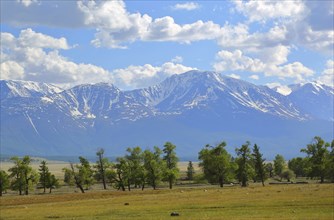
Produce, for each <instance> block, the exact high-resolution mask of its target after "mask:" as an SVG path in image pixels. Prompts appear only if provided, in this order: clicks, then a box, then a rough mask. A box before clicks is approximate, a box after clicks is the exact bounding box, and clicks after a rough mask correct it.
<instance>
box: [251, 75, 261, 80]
mask: <svg viewBox="0 0 334 220" xmlns="http://www.w3.org/2000/svg"><path fill="white" fill-rule="evenodd" d="M249 78H250V79H254V80H259V79H260V77H259V76H258V75H255V74H254V75H251V76H249Z"/></svg>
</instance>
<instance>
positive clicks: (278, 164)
mask: <svg viewBox="0 0 334 220" xmlns="http://www.w3.org/2000/svg"><path fill="white" fill-rule="evenodd" d="M284 168H285V160H284V157H283V156H282V155H280V154H277V155H276V156H275V160H274V172H275V174H276V175H277V176H280V175H281V173H282V172H283V170H284Z"/></svg>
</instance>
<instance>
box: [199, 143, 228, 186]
mask: <svg viewBox="0 0 334 220" xmlns="http://www.w3.org/2000/svg"><path fill="white" fill-rule="evenodd" d="M225 147H226V143H225V142H221V143H220V144H218V145H217V146H216V147H212V146H210V145H206V146H205V148H203V149H202V150H201V151H200V152H199V154H198V159H199V161H200V163H199V166H200V167H201V168H202V169H203V173H204V177H205V179H207V180H208V181H209V183H211V184H216V183H218V184H219V186H220V187H223V185H224V183H225V182H226V181H229V179H230V177H231V174H232V172H231V170H232V169H231V168H232V166H231V165H232V163H231V160H232V159H231V155H230V154H229V153H228V152H227V151H226V149H225Z"/></svg>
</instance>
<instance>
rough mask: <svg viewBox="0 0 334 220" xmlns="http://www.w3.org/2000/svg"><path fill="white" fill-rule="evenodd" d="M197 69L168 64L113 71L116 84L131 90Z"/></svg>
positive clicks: (146, 65)
mask: <svg viewBox="0 0 334 220" xmlns="http://www.w3.org/2000/svg"><path fill="white" fill-rule="evenodd" d="M193 69H195V68H192V67H187V66H183V65H181V64H175V63H172V62H166V63H164V64H162V65H161V66H152V65H150V64H145V65H143V66H129V67H127V68H123V69H116V70H114V71H113V75H114V80H115V84H116V85H117V86H119V87H120V88H122V89H126V90H130V89H135V88H144V87H147V86H152V85H155V84H157V83H159V82H161V81H163V80H164V79H166V78H167V77H168V76H171V75H173V74H181V73H184V72H187V71H189V70H193Z"/></svg>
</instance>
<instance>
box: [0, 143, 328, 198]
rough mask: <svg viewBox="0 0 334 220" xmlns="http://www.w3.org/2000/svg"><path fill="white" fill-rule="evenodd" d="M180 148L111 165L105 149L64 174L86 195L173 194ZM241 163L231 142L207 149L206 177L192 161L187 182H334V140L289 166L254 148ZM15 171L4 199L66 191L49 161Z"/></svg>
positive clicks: (26, 162) (18, 165)
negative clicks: (95, 189) (12, 194)
mask: <svg viewBox="0 0 334 220" xmlns="http://www.w3.org/2000/svg"><path fill="white" fill-rule="evenodd" d="M175 149H176V146H175V145H174V144H172V143H171V142H166V143H165V144H164V146H163V148H162V149H160V148H159V147H154V148H153V149H151V150H150V149H147V150H144V151H143V150H142V149H141V148H140V147H134V148H128V149H127V150H126V154H125V155H124V156H123V157H118V158H117V159H116V160H115V161H113V162H112V161H109V159H108V158H106V157H104V153H105V151H104V149H99V150H98V151H97V152H96V158H97V160H96V163H90V162H89V161H88V160H87V159H86V158H84V157H79V161H80V162H79V163H77V164H74V163H70V166H69V168H63V172H64V183H66V184H67V185H69V186H75V187H77V188H78V189H80V191H81V192H82V193H84V192H85V191H86V190H89V189H90V188H91V186H92V185H93V184H96V183H99V184H101V185H102V187H103V189H107V188H108V187H113V188H116V189H118V190H123V191H125V190H128V191H131V189H133V188H140V189H142V190H144V188H145V187H148V186H149V187H152V188H153V189H156V188H157V187H158V185H159V184H161V183H162V182H164V183H166V184H168V186H169V188H170V189H172V188H173V185H174V184H175V183H176V180H177V179H178V178H179V177H180V170H179V169H178V167H177V162H178V161H179V158H178V157H177V154H176V151H175ZM235 152H236V157H233V156H232V155H231V154H230V153H229V152H228V151H227V150H226V142H221V143H219V144H217V145H216V146H210V145H206V146H205V147H204V148H203V149H201V151H200V152H199V153H198V160H199V167H200V168H201V170H202V172H200V174H195V169H194V166H193V163H192V161H189V163H188V167H187V171H186V179H187V180H190V181H192V180H194V179H195V178H197V179H202V180H205V181H207V182H208V183H210V184H217V185H219V186H220V187H223V186H224V184H230V183H235V182H237V183H238V184H240V185H241V186H242V187H246V186H247V185H248V183H249V182H250V181H252V182H260V183H262V185H263V186H265V181H266V180H267V179H268V178H275V179H277V180H278V181H282V180H283V179H286V180H287V181H290V180H291V179H292V178H293V177H295V176H296V177H309V178H312V179H319V180H320V183H323V182H325V179H327V180H329V181H331V182H334V140H333V141H332V142H331V143H327V142H325V141H324V140H323V139H322V138H321V137H318V136H316V137H314V138H313V140H312V142H311V143H310V144H308V145H307V146H306V148H303V149H301V152H303V153H306V157H296V158H292V159H291V160H289V161H288V163H287V164H286V161H285V159H284V158H283V156H282V155H276V157H275V159H274V160H273V162H265V161H266V160H265V158H263V155H262V153H261V152H260V148H259V147H258V146H257V145H256V144H254V145H253V146H252V147H251V143H250V142H248V141H247V142H246V143H245V144H243V145H242V146H241V147H239V148H236V149H235ZM10 160H11V161H12V162H13V164H14V165H13V167H11V168H9V169H8V173H7V172H5V171H3V170H0V196H2V193H3V192H6V190H8V189H11V190H13V191H17V192H18V193H19V195H22V194H25V195H28V194H29V190H32V189H34V188H35V187H36V185H37V187H38V188H41V189H43V192H44V193H46V190H48V191H49V193H51V192H52V189H55V188H58V187H60V184H59V182H60V181H59V179H57V178H56V177H55V175H54V174H51V173H50V171H49V169H48V166H47V162H46V161H42V162H41V164H40V166H39V169H38V171H36V170H34V169H33V168H32V167H31V158H30V157H29V156H24V157H23V158H19V157H12V158H11V159H10Z"/></svg>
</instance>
